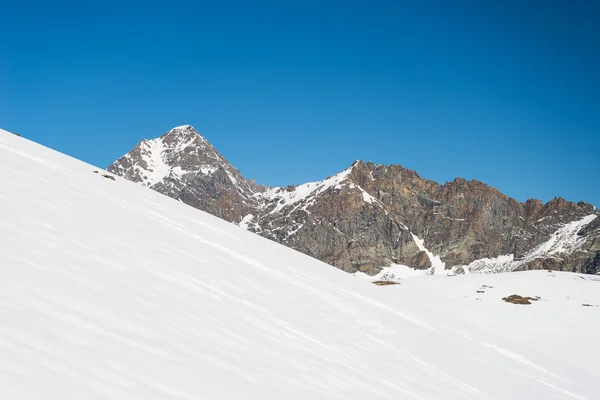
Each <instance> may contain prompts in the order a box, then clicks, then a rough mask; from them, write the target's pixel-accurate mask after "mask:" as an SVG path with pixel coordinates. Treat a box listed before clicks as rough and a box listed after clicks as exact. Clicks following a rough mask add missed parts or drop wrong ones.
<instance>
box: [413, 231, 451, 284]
mask: <svg viewBox="0 0 600 400" xmlns="http://www.w3.org/2000/svg"><path fill="white" fill-rule="evenodd" d="M410 234H411V235H412V238H413V240H414V241H415V243H416V244H417V247H418V248H419V250H421V251H424V252H425V254H427V257H428V258H429V261H431V268H432V273H433V274H447V273H448V271H446V263H445V262H443V261H442V259H441V258H440V256H435V255H433V253H432V252H431V251H429V250H427V249H426V248H425V245H424V242H425V240H424V239H419V237H418V236H417V235H415V234H414V233H412V232H411V233H410Z"/></svg>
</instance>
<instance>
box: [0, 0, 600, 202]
mask: <svg viewBox="0 0 600 400" xmlns="http://www.w3.org/2000/svg"><path fill="white" fill-rule="evenodd" d="M289 3H291V4H289ZM2 9H3V10H2V18H1V23H0V37H2V40H0V52H1V53H0V54H1V55H2V57H1V60H0V127H1V128H4V129H7V130H11V131H16V132H18V133H20V134H22V135H23V136H26V137H28V138H30V139H32V140H35V141H37V142H40V143H42V144H44V145H47V146H49V147H52V148H54V149H57V150H59V151H62V152H64V153H67V154H69V155H72V156H74V157H77V158H80V159H83V160H85V161H87V162H90V163H92V164H95V165H98V166H101V167H106V166H107V165H108V164H110V163H111V162H112V161H114V160H115V159H116V158H118V157H119V156H121V155H122V154H123V153H125V152H127V151H129V149H130V148H131V147H133V146H134V145H135V144H136V143H137V142H139V141H140V140H141V139H142V138H153V137H157V136H159V135H160V134H162V133H163V132H164V131H167V130H169V129H170V128H171V127H173V126H177V125H183V124H191V125H193V126H195V127H196V128H197V129H198V130H199V131H200V132H201V133H202V134H203V135H204V136H205V137H206V138H207V139H208V140H209V141H211V142H212V143H213V145H215V147H216V148H217V149H218V150H219V151H220V152H221V153H222V154H223V155H224V156H225V157H226V158H227V159H228V160H229V161H230V162H231V163H232V164H233V165H234V166H236V167H237V168H238V169H240V171H241V172H242V174H244V176H245V177H247V178H251V179H255V180H257V181H258V182H259V183H264V184H268V185H287V184H293V183H303V182H306V181H311V180H320V179H323V178H324V177H326V176H328V175H332V174H335V173H337V172H339V171H341V170H342V169H344V168H346V167H348V166H349V165H350V164H351V163H352V162H353V161H354V160H356V159H361V160H365V161H373V162H375V163H381V164H401V165H403V166H404V167H406V168H411V169H414V170H416V171H417V172H418V173H419V174H420V175H421V176H423V177H426V178H429V179H433V180H436V181H439V182H441V183H443V182H445V181H448V180H452V179H454V177H456V176H462V177H465V178H467V179H478V180H481V181H484V182H486V183H488V184H490V185H492V186H494V187H497V188H498V189H499V190H501V191H502V192H504V193H505V194H507V195H510V196H513V197H515V198H517V199H518V200H521V201H524V200H526V199H527V198H530V197H534V198H540V199H542V200H544V201H547V200H549V199H551V198H552V197H554V196H562V197H565V198H567V199H568V200H572V201H579V200H585V201H587V202H590V203H592V204H594V205H596V206H600V179H599V176H600V174H599V173H600V157H599V154H600V151H599V149H600V72H599V71H600V45H599V44H598V43H600V24H599V23H598V21H600V2H593V1H561V2H559V1H543V2H542V1H527V0H524V1H497V2H496V1H492V0H490V1H410V2H403V1H399V0H398V1H364V2H359V1H311V0H307V1H298V2H284V1H268V2H261V1H256V2H250V1H239V2H233V1H210V2H208V1H207V2H202V1H197V2H179V1H170V2H164V3H163V4H159V5H148V4H144V3H143V2H139V3H133V2H126V1H124V2H111V1H103V2H101V3H97V4H88V3H87V2H61V1H57V2H35V1H27V0H25V1H18V2H16V1H14V2H13V1H8V2H6V1H5V2H3V5H2Z"/></svg>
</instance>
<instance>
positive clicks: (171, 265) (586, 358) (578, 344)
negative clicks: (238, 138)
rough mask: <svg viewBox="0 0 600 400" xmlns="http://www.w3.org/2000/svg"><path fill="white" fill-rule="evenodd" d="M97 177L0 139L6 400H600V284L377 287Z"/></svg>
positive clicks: (461, 281)
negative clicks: (526, 299) (516, 298)
mask: <svg viewBox="0 0 600 400" xmlns="http://www.w3.org/2000/svg"><path fill="white" fill-rule="evenodd" d="M94 170H97V168H95V167H93V166H91V165H88V164H85V163H82V162H80V161H78V160H75V159H73V158H70V157H67V156H64V155H62V154H59V153H56V152H54V151H52V150H49V149H47V148H44V147H42V146H40V145H37V144H35V143H32V142H29V141H27V140H26V139H23V138H20V137H17V136H14V135H12V134H9V133H5V132H0V182H1V184H0V243H1V244H2V251H1V252H0V271H1V272H2V279H1V280H0V315H1V316H2V319H1V320H2V323H0V398H1V399H11V400H12V399H19V400H29V399H35V400H39V399H44V400H55V399H56V400H58V399H60V400H63V399H77V400H88V399H90V400H92V399H93V400H99V399H119V400H134V399H136V400H142V399H143V400H158V399H161V400H162V399H178V400H191V399H540V400H542V399H543V400H547V399H580V400H581V399H588V400H596V399H599V398H600V385H599V384H598V382H600V374H599V372H598V368H597V355H598V354H600V342H599V341H598V340H597V338H598V335H600V318H598V316H599V315H600V314H599V313H600V308H598V307H595V305H599V304H600V290H598V289H599V288H600V286H598V285H600V282H599V281H598V280H594V278H595V277H590V276H580V275H576V274H566V273H564V274H553V275H551V276H550V275H548V273H546V272H543V271H536V272H531V273H513V274H498V275H468V276H457V277H445V276H440V277H438V276H429V277H420V278H414V279H410V280H405V281H402V283H401V284H400V285H394V286H388V287H376V286H374V285H372V284H370V283H369V282H367V281H364V280H361V279H357V278H356V277H354V276H352V275H350V274H346V273H344V272H342V271H340V270H338V269H335V268H332V267H331V266H328V265H326V264H323V263H321V262H319V261H316V260H314V259H311V258H309V257H307V256H305V255H302V254H300V253H298V252H295V251H293V250H291V249H289V248H286V247H284V246H281V245H278V244H276V243H274V242H272V241H269V240H267V239H264V238H261V237H259V236H257V235H254V234H252V233H250V232H246V231H244V230H242V229H239V228H238V227H237V226H234V225H233V224H229V223H227V222H225V221H222V220H220V219H218V218H216V217H213V216H211V215H209V214H206V213H203V212H200V211H198V210H196V209H193V208H191V207H189V206H186V205H185V204H183V203H180V202H177V201H175V200H172V199H170V198H168V197H166V196H162V195H160V194H159V193H156V192H154V191H152V190H149V189H146V188H144V187H142V186H141V185H136V184H134V183H132V182H129V181H126V180H124V179H121V178H118V177H117V178H116V180H115V181H112V180H109V179H105V178H104V177H102V176H101V175H100V174H94V173H93V172H92V171H94ZM596 279H597V278H596ZM483 284H485V285H490V286H494V288H493V289H488V288H486V289H485V290H484V292H485V293H477V292H476V290H478V289H479V288H480V287H481V285H483ZM514 293H516V294H521V295H528V296H541V298H542V300H540V301H538V302H535V303H534V304H532V305H529V306H519V305H513V304H508V303H504V302H502V300H501V298H502V297H504V296H507V295H510V294H514ZM582 304H590V305H592V306H582Z"/></svg>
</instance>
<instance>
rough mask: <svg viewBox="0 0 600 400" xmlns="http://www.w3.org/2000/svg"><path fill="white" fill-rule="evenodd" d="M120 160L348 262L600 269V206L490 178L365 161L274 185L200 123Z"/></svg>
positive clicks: (203, 203)
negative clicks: (261, 181)
mask: <svg viewBox="0 0 600 400" xmlns="http://www.w3.org/2000/svg"><path fill="white" fill-rule="evenodd" d="M108 170H109V171H110V172H113V173H115V174H117V175H121V176H123V177H125V178H127V179H130V180H132V181H135V182H140V183H141V184H143V185H146V186H148V187H150V188H152V189H154V190H157V191H159V192H161V193H164V194H166V195H168V196H170V197H173V198H175V199H178V200H180V201H183V202H185V203H187V204H189V205H191V206H193V207H196V208H199V209H201V210H204V211H207V212H209V213H211V214H214V215H216V216H218V217H221V218H223V219H226V220H228V221H230V222H234V223H237V224H239V225H240V226H242V227H244V228H246V229H248V230H250V231H252V232H255V233H257V234H260V235H262V236H265V237H267V238H269V239H272V240H274V241H277V242H279V243H282V244H284V245H287V246H289V247H292V248H294V249H296V250H298V251H301V252H303V253H306V254H308V255H311V256H313V257H315V258H318V259H320V260H322V261H325V262H327V263H329V264H331V265H334V266H336V267H338V268H340V269H343V270H345V271H348V272H356V271H361V272H364V273H367V274H369V275H375V274H377V273H381V270H382V269H385V268H387V267H390V266H393V265H403V266H407V267H409V268H411V269H412V270H418V271H422V273H423V274H434V273H447V272H448V271H453V272H456V273H463V272H500V271H513V270H517V269H539V268H545V269H557V270H567V271H577V272H584V273H596V272H598V271H600V218H597V216H598V215H600V212H599V211H598V210H596V209H595V208H594V207H592V206H591V205H589V204H586V203H577V204H575V203H571V202H567V201H565V200H564V199H562V198H557V199H554V200H552V201H550V202H548V203H546V204H542V202H540V201H539V200H528V201H527V202H525V203H519V202H517V201H516V200H514V199H512V198H510V197H507V196H505V195H503V194H502V193H500V192H499V191H498V190H496V189H494V188H492V187H489V186H488V185H486V184H485V183H483V182H479V181H466V180H464V179H461V178H457V179H455V180H454V181H452V182H447V183H445V184H444V185H440V184H438V183H437V182H433V181H430V180H427V179H423V178H421V177H420V176H419V175H418V174H417V173H416V172H414V171H411V170H408V169H405V168H403V167H401V166H399V165H391V166H384V165H376V164H372V163H364V162H361V161H357V162H355V163H354V164H352V166H350V167H349V168H348V169H346V170H344V171H342V172H341V173H339V174H337V175H335V176H332V177H329V178H327V179H325V180H323V181H320V182H313V183H306V184H303V185H297V186H288V187H285V188H267V187H264V186H258V185H256V183H254V182H252V181H248V180H246V179H244V178H243V176H242V175H241V174H240V173H239V171H238V170H236V169H235V168H233V167H232V166H231V165H230V164H229V163H228V162H227V161H226V160H225V159H224V158H223V157H222V156H221V155H220V154H219V153H218V152H217V151H216V149H214V147H213V146H212V145H211V144H210V143H208V142H207V141H206V139H204V138H203V137H202V136H201V135H200V134H198V132H197V131H195V130H194V129H193V128H192V127H190V126H183V127H178V128H174V129H172V130H171V131H169V132H167V133H165V134H164V135H163V136H161V137H160V138H158V139H154V140H149V141H148V140H144V141H142V142H141V143H139V144H138V145H137V146H136V147H134V149H133V150H132V151H130V152H129V153H128V154H126V155H125V156H123V157H121V158H120V159H119V160H117V161H116V162H115V163H114V164H112V165H111V166H110V167H109V168H108Z"/></svg>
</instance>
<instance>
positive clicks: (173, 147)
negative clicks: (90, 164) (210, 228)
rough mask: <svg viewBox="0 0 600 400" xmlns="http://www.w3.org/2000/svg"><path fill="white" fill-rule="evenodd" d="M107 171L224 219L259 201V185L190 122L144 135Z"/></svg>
mask: <svg viewBox="0 0 600 400" xmlns="http://www.w3.org/2000/svg"><path fill="white" fill-rule="evenodd" d="M108 171H109V172H112V173H114V174H116V175H120V176H123V177H124V178H126V179H129V180H131V181H134V182H139V183H141V184H142V185H144V186H148V187H150V188H152V189H154V190H156V191H158V192H160V193H163V194H166V195H168V196H170V197H172V198H175V199H179V200H181V201H183V202H184V203H186V204H189V205H191V206H193V207H196V208H199V209H201V210H205V211H208V212H210V213H211V214H213V215H216V216H218V217H220V218H223V219H226V220H228V221H236V220H238V221H239V220H240V219H241V218H242V217H243V216H245V215H247V214H248V213H249V212H250V210H254V209H255V208H256V207H257V202H256V200H255V199H254V197H253V195H254V193H256V192H257V191H258V190H259V188H258V186H257V185H256V184H255V183H254V182H252V181H247V180H246V179H244V178H243V177H242V175H241V174H240V172H239V171H238V170H237V169H235V168H234V167H232V166H231V164H229V162H227V160H225V158H224V157H223V156H221V154H219V152H218V151H217V150H216V149H215V148H214V147H213V146H212V145H211V144H210V143H209V142H208V141H207V140H206V139H205V138H204V137H203V136H202V135H200V134H199V133H198V131H196V130H195V129H194V128H193V127H191V126H190V125H183V126H179V127H176V128H173V129H171V130H170V131H168V132H166V133H165V134H163V135H162V136H161V137H159V138H156V139H152V140H145V139H144V140H142V141H141V142H140V143H138V144H137V145H136V146H135V147H134V148H133V149H132V150H131V151H130V152H129V153H127V154H125V155H124V156H123V157H121V158H119V159H118V160H117V161H115V162H114V163H113V164H112V165H111V166H110V167H109V168H108Z"/></svg>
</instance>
